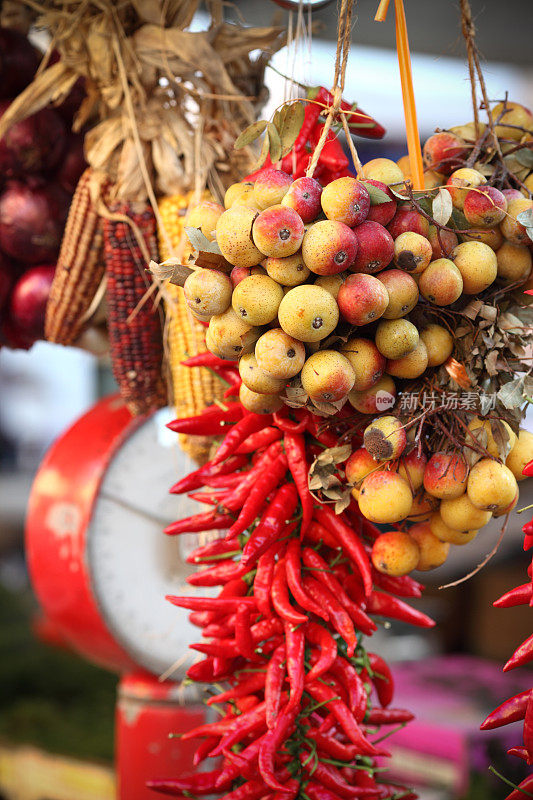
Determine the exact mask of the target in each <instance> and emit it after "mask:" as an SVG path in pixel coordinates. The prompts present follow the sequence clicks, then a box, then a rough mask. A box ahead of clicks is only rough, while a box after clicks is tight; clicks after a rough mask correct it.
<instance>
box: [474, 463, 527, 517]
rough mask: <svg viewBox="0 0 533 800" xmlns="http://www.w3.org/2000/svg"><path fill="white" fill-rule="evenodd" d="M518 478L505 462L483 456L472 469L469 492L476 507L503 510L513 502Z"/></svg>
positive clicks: (485, 509) (487, 509)
mask: <svg viewBox="0 0 533 800" xmlns="http://www.w3.org/2000/svg"><path fill="white" fill-rule="evenodd" d="M517 488H518V487H517V484H516V478H515V476H514V475H513V473H512V472H511V470H510V469H509V467H506V466H505V464H500V463H499V462H498V461H495V460H494V459H492V458H482V459H481V461H478V462H477V463H476V464H474V466H473V467H472V469H471V470H470V475H469V476H468V484H467V494H468V497H469V499H470V501H471V502H472V504H473V505H474V506H475V507H476V508H480V509H482V510H483V511H501V510H502V509H504V508H506V507H507V506H508V505H510V503H512V502H513V500H514V497H515V494H516V491H517Z"/></svg>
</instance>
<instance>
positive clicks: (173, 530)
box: [165, 511, 233, 536]
mask: <svg viewBox="0 0 533 800" xmlns="http://www.w3.org/2000/svg"><path fill="white" fill-rule="evenodd" d="M232 522H233V520H232V519H231V517H228V516H227V515H226V514H217V513H216V512H215V511H205V512H204V513H202V514H193V515H192V517H184V519H178V520H177V521H176V522H171V523H170V525H167V527H166V528H165V533H166V534H167V536H177V535H178V534H180V533H200V532H201V531H214V530H223V529H225V528H230V527H231V523H232Z"/></svg>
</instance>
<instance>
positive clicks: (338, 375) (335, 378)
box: [300, 350, 355, 403]
mask: <svg viewBox="0 0 533 800" xmlns="http://www.w3.org/2000/svg"><path fill="white" fill-rule="evenodd" d="M300 377H301V380H302V386H303V388H304V390H305V391H306V392H307V394H308V395H309V397H310V398H311V400H324V401H326V402H330V403H333V402H336V401H337V400H342V398H343V397H346V395H347V394H348V392H349V391H350V390H351V388H352V386H353V384H354V381H355V372H354V370H353V367H352V365H351V364H350V362H349V361H348V359H347V358H346V356H343V355H342V353H338V352H337V351H336V350H319V351H318V352H317V353H313V355H311V356H309V358H308V359H307V361H306V362H305V364H304V365H303V368H302V374H301V376H300Z"/></svg>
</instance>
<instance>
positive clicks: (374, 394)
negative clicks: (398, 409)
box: [348, 375, 396, 415]
mask: <svg viewBox="0 0 533 800" xmlns="http://www.w3.org/2000/svg"><path fill="white" fill-rule="evenodd" d="M348 400H349V401H350V404H351V405H352V406H353V407H354V408H355V410H356V411H359V412H360V413H361V414H374V415H376V414H382V413H383V411H390V409H391V408H393V407H394V404H395V402H396V386H395V385H394V381H393V380H392V378H391V377H390V376H389V375H383V376H382V377H381V378H380V379H379V381H378V382H377V383H375V384H374V386H371V387H370V389H366V390H365V391H364V392H359V391H357V390H352V391H351V392H350V394H349V395H348Z"/></svg>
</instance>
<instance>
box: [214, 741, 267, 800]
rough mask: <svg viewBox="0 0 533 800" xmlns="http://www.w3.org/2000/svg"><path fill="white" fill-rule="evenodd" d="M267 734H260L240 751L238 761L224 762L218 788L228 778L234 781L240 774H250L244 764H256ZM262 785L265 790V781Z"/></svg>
mask: <svg viewBox="0 0 533 800" xmlns="http://www.w3.org/2000/svg"><path fill="white" fill-rule="evenodd" d="M265 736H266V734H263V735H262V736H259V737H258V738H257V739H254V741H253V742H251V744H249V745H248V746H247V747H245V748H244V750H241V752H240V753H239V762H238V763H237V762H235V761H233V762H232V763H231V764H228V763H226V764H224V767H223V768H222V774H221V776H220V778H219V779H218V782H217V783H218V786H217V788H219V786H220V784H222V783H225V782H226V781H228V780H229V781H233V780H234V779H235V778H236V777H238V776H239V775H243V774H244V775H247V774H248V771H247V770H246V768H245V767H244V766H243V762H245V763H247V764H248V768H250V766H251V765H253V764H255V762H256V761H257V757H258V755H259V750H260V747H261V744H262V742H263V739H264V738H265ZM256 776H257V769H256V768H254V777H256ZM261 785H262V786H263V791H264V790H265V785H264V784H263V783H262V784H261Z"/></svg>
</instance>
